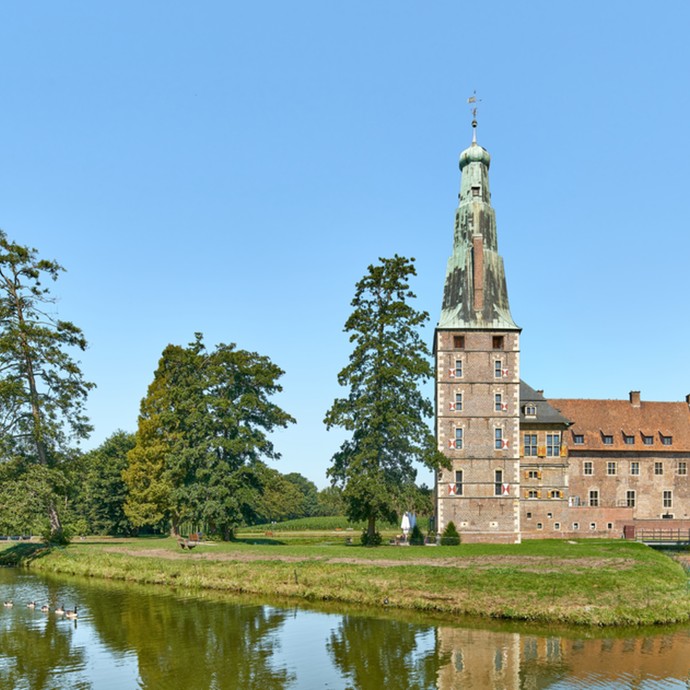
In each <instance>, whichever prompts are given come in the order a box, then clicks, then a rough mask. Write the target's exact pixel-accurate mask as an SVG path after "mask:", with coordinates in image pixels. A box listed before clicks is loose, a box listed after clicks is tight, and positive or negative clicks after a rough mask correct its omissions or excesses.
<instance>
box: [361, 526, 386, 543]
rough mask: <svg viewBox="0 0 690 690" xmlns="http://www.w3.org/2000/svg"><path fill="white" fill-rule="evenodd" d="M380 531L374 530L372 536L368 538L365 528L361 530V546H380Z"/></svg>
mask: <svg viewBox="0 0 690 690" xmlns="http://www.w3.org/2000/svg"><path fill="white" fill-rule="evenodd" d="M382 541H383V540H382V539H381V532H374V536H373V537H371V538H369V534H368V532H367V531H366V530H364V532H362V546H381V542H382Z"/></svg>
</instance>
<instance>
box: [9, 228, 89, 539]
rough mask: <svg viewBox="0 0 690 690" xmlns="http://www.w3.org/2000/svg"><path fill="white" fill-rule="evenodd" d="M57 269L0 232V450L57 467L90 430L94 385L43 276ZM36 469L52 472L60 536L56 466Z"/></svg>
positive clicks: (76, 333) (76, 336) (79, 337)
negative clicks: (75, 354)
mask: <svg viewBox="0 0 690 690" xmlns="http://www.w3.org/2000/svg"><path fill="white" fill-rule="evenodd" d="M63 270H64V269H63V268H62V266H60V264H58V263H57V262H55V261H48V260H46V259H40V258H39V257H38V254H37V250H36V249H32V248H29V247H24V246H21V245H19V244H16V243H14V242H11V241H10V240H9V239H8V238H7V235H6V234H5V233H4V232H2V231H0V376H1V377H2V378H1V380H0V442H1V443H2V446H1V449H0V450H1V452H2V455H3V456H4V457H5V458H10V457H18V456H19V457H21V458H22V459H23V460H24V461H25V462H27V463H29V464H32V463H33V464H36V465H40V466H41V467H43V468H45V469H47V470H56V469H58V468H59V465H60V461H61V458H63V457H64V452H65V451H66V449H67V446H68V443H69V442H71V441H72V440H75V439H76V440H79V439H82V438H85V437H87V436H88V434H89V433H90V431H91V426H90V425H89V423H88V419H87V418H86V415H85V414H84V407H85V403H86V397H87V394H88V392H89V390H90V389H91V388H92V387H93V385H94V384H92V383H89V382H87V381H85V380H84V378H83V376H82V372H81V370H80V368H79V365H78V363H77V362H76V361H75V360H74V359H73V358H72V356H71V354H70V351H71V350H74V349H77V350H84V349H85V348H86V340H85V338H84V336H83V334H82V331H81V330H80V329H79V328H78V327H77V326H75V325H74V324H73V323H71V322H69V321H63V320H62V319H59V318H57V316H56V315H55V312H54V311H53V310H52V309H51V305H52V304H53V303H54V301H55V300H54V298H53V297H51V295H50V291H49V289H48V288H47V287H44V286H43V284H42V282H41V281H42V280H44V279H45V278H49V279H51V280H53V281H54V280H57V278H58V276H59V274H60V272H62V271H63ZM42 476H44V477H49V478H50V477H54V478H56V480H55V481H54V482H52V480H51V483H52V485H53V493H54V494H55V495H52V496H50V497H49V498H48V500H47V512H48V517H49V520H50V531H51V535H52V538H54V539H58V540H59V539H62V538H63V529H62V523H61V520H60V515H59V513H58V508H57V494H58V493H59V486H58V485H59V483H60V482H59V471H58V472H55V471H52V472H44V473H43V475H42Z"/></svg>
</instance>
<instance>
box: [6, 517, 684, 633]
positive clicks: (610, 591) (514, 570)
mask: <svg viewBox="0 0 690 690" xmlns="http://www.w3.org/2000/svg"><path fill="white" fill-rule="evenodd" d="M271 531H272V530H263V531H260V532H253V533H252V532H243V533H241V534H240V538H239V540H238V541H237V542H232V543H211V542H207V543H202V544H201V545H199V546H198V547H196V548H195V549H194V550H193V551H191V552H189V551H187V550H184V551H183V550H182V549H181V548H180V547H179V545H178V543H177V541H176V540H174V539H170V538H142V539H110V538H103V539H98V538H91V539H88V540H85V541H76V542H74V543H72V544H71V545H69V546H68V547H66V548H61V549H57V548H56V549H41V548H40V547H39V546H38V545H35V544H34V545H15V546H14V547H12V546H11V545H7V546H6V547H5V550H4V552H0V562H2V561H3V560H4V561H5V562H12V560H14V561H17V560H18V561H19V562H20V563H21V564H22V565H24V566H26V567H29V568H32V569H37V570H41V571H49V572H61V573H72V574H76V575H86V576H90V577H103V578H110V579H117V580H125V581H133V582H142V583H156V584H161V585H174V586H175V587H182V588H207V589H215V590H221V591H227V592H240V593H251V594H257V595H262V594H263V595H266V594H269V595H279V596H284V597H292V598H298V599H303V600H309V601H340V602H347V603H356V604H363V605H367V606H387V607H396V608H400V609H416V610H423V611H427V612H433V613H436V614H443V615H448V616H457V615H465V614H470V615H479V616H487V617H492V618H507V619H517V620H534V621H543V622H546V621H559V622H565V623H581V624H593V625H641V624H653V623H672V622H682V621H687V620H690V592H689V590H688V577H687V574H686V572H685V571H684V570H683V568H682V566H681V565H680V564H679V563H677V562H676V561H675V560H672V559H671V558H669V557H667V556H665V555H663V554H660V553H658V552H656V551H654V550H652V549H650V548H648V547H646V546H644V545H641V544H636V543H630V542H625V541H622V540H616V541H608V540H595V539H590V540H582V541H577V542H573V541H559V540H530V541H526V542H524V543H523V544H519V545H498V544H463V545H461V546H455V547H452V546H445V547H440V546H439V547H435V546H419V547H409V546H388V545H386V546H382V547H379V548H365V547H362V546H359V545H358V544H357V542H358V533H356V532H355V533H347V532H345V533H341V532H340V531H331V532H329V531H322V532H317V533H314V532H297V531H294V532H284V533H278V532H277V531H272V532H273V533H272V534H266V532H271ZM348 537H353V541H354V542H355V543H354V544H353V545H348V544H346V539H347V538H348Z"/></svg>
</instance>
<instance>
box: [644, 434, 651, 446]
mask: <svg viewBox="0 0 690 690" xmlns="http://www.w3.org/2000/svg"><path fill="white" fill-rule="evenodd" d="M642 443H643V444H644V445H645V446H651V445H652V444H653V443H654V437H653V436H646V435H645V434H642Z"/></svg>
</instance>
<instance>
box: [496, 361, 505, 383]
mask: <svg viewBox="0 0 690 690" xmlns="http://www.w3.org/2000/svg"><path fill="white" fill-rule="evenodd" d="M502 377H503V361H502V360H500V359H497V360H496V361H495V362H494V378H496V379H500V378H502Z"/></svg>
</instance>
